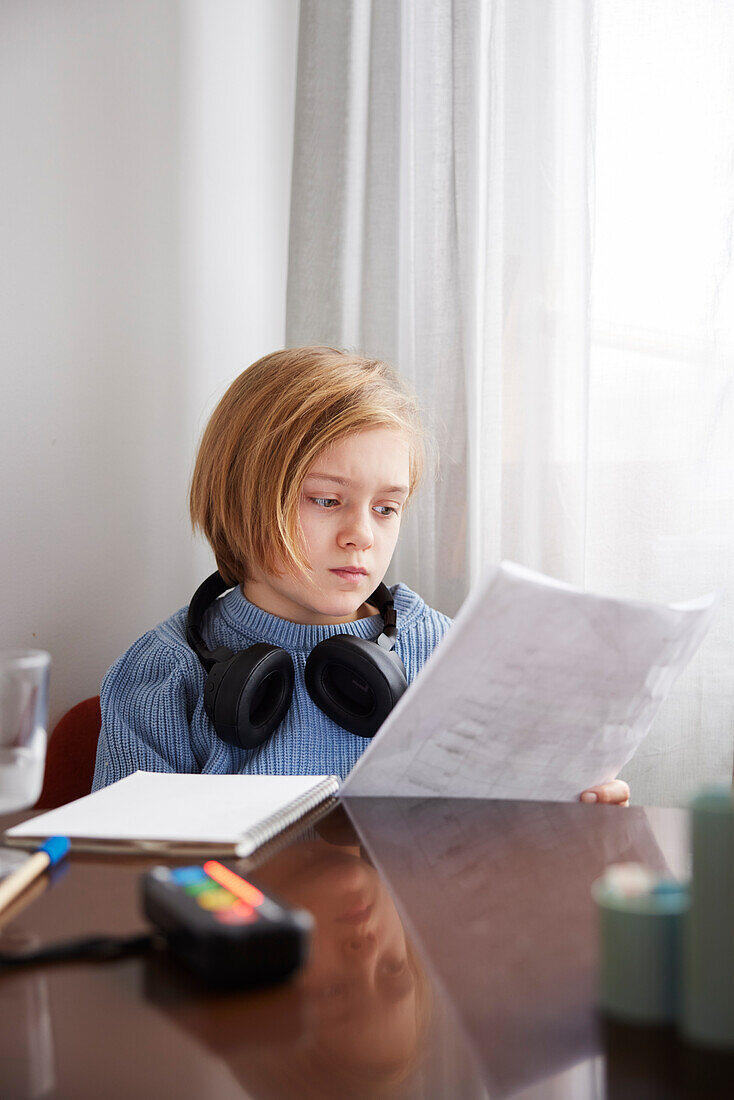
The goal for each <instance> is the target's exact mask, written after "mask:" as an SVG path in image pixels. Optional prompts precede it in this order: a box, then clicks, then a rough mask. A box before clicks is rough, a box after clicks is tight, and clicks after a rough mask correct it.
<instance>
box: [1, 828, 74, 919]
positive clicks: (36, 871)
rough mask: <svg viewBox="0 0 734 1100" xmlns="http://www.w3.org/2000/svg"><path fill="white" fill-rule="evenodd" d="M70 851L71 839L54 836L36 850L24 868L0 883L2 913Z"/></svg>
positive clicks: (20, 868)
mask: <svg viewBox="0 0 734 1100" xmlns="http://www.w3.org/2000/svg"><path fill="white" fill-rule="evenodd" d="M68 851H69V838H68V837H66V836H52V837H49V839H48V840H47V841H46V843H45V844H42V845H41V847H40V848H38V849H36V851H35V852H34V853H33V855H32V856H30V858H29V859H27V860H26V861H25V863H24V864H23V865H22V867H19V868H18V870H17V871H13V873H12V875H8V877H7V878H6V879H3V881H2V882H0V913H2V911H3V909H5V908H6V907H7V906H8V905H10V904H11V902H13V901H15V899H16V898H17V897H18V895H19V894H22V893H23V891H24V890H25V889H26V887H27V886H30V884H31V883H32V882H33V880H34V879H36V878H38V876H39V875H42V874H43V872H44V871H47V870H48V868H49V867H53V865H54V864H55V863H58V862H59V860H60V859H63V858H64V856H65V855H66V853H67V852H68Z"/></svg>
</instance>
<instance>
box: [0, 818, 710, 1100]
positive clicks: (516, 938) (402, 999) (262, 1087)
mask: <svg viewBox="0 0 734 1100" xmlns="http://www.w3.org/2000/svg"><path fill="white" fill-rule="evenodd" d="M347 811H348V813H345V811H344V809H342V808H341V807H338V808H337V809H336V810H334V811H333V812H332V813H331V814H329V816H328V817H326V818H324V819H323V820H322V821H320V822H318V823H317V824H316V825H315V826H314V827H311V828H309V829H308V830H307V831H306V832H304V833H303V834H302V835H301V836H299V837H297V838H296V839H294V840H292V841H291V843H289V844H288V846H287V847H284V848H283V849H282V850H280V851H274V852H273V851H271V853H270V854H268V855H267V858H266V859H265V861H264V862H262V863H261V864H260V865H259V866H257V867H254V868H253V866H252V864H251V863H246V862H244V861H243V862H241V863H240V864H235V866H237V867H238V869H239V870H240V871H241V872H242V873H244V874H246V875H247V876H248V877H251V878H253V879H254V880H255V881H257V882H258V883H260V884H261V885H263V886H264V887H265V888H266V889H267V890H270V891H272V892H273V893H275V894H277V895H279V896H280V897H281V898H283V899H284V900H285V901H288V902H291V903H292V904H295V905H298V906H302V907H304V908H307V909H309V910H310V911H311V912H312V913H313V914H314V917H315V919H316V923H315V931H314V936H313V943H312V952H311V958H310V960H309V964H308V966H307V967H306V968H305V969H304V970H303V971H302V973H301V974H300V975H299V976H298V978H297V979H296V980H295V981H293V982H291V983H290V984H288V985H286V986H283V987H280V988H275V989H271V990H265V991H259V992H255V993H237V994H232V993H228V994H214V993H211V992H209V991H207V990H204V989H202V987H201V986H200V985H199V984H198V983H197V981H196V980H195V979H194V978H192V977H190V976H189V975H188V974H187V973H186V972H185V971H183V970H182V969H181V968H180V967H178V966H177V965H176V964H175V963H174V962H173V961H172V960H171V959H170V958H169V957H168V956H167V955H166V954H163V953H152V954H151V955H149V956H147V957H145V958H144V959H143V958H141V959H128V960H125V961H123V962H120V963H115V964H108V965H106V966H100V965H93V964H82V963H79V964H73V965H66V966H63V967H61V966H59V967H56V968H45V969H43V970H40V969H39V970H36V971H29V972H27V973H23V974H21V973H16V974H13V975H11V976H2V977H0V1023H1V1024H2V1030H3V1040H2V1045H1V1047H0V1059H1V1061H2V1065H0V1080H2V1081H3V1087H2V1095H3V1096H4V1097H5V1096H8V1097H11V1096H18V1097H21V1096H22V1097H31V1096H33V1097H36V1096H39V1097H40V1096H49V1097H66V1096H69V1097H74V1098H75V1100H76V1098H83V1097H85V1096H90V1097H92V1096H104V1097H105V1098H106V1100H107V1098H110V1100H112V1098H114V1097H117V1096H120V1097H123V1096H124V1097H129V1096H131V1095H140V1096H146V1095H153V1094H154V1093H155V1092H158V1093H161V1094H162V1095H176V1096H177V1097H181V1098H185V1097H194V1096H204V1095H205V1096H206V1097H207V1100H229V1098H230V1097H252V1098H257V1100H260V1098H262V1100H270V1098H278V1100H281V1098H283V1100H287V1098H289V1097H299V1098H304V1100H308V1098H310V1097H323V1098H327V1100H328V1098H331V1097H334V1098H336V1097H339V1098H342V1097H343V1098H349V1097H353V1098H361V1097H365V1098H367V1097H375V1098H383V1097H384V1098H390V1097H400V1098H405V1100H413V1098H415V1100H418V1098H425V1100H429V1098H433V1097H436V1098H438V1097H441V1098H444V1097H448V1098H452V1100H454V1098H456V1100H462V1098H466V1100H475V1098H476V1100H479V1098H482V1097H493V1098H494V1097H510V1096H512V1097H518V1098H522V1100H541V1098H545V1097H553V1098H558V1100H560V1098H562V1097H574V1100H576V1098H584V1100H585V1098H587V1097H588V1098H590V1100H591V1098H594V1097H600V1098H601V1097H604V1096H609V1097H622V1096H625V1097H627V1096H632V1095H634V1096H641V1097H642V1096H645V1097H646V1096H650V1097H653V1096H654V1097H657V1096H666V1097H667V1096H681V1097H682V1096H694V1095H701V1092H700V1089H697V1082H700V1080H701V1078H700V1074H701V1072H704V1073H705V1074H706V1075H707V1076H706V1080H707V1086H706V1092H705V1095H707V1096H716V1095H722V1096H723V1095H728V1092H727V1091H726V1086H724V1085H722V1082H724V1081H728V1082H730V1081H731V1078H730V1077H728V1073H729V1071H730V1069H731V1064H730V1062H729V1061H728V1060H726V1059H724V1060H723V1061H722V1060H718V1061H717V1060H715V1059H713V1058H711V1057H710V1056H708V1055H706V1056H703V1055H701V1054H700V1053H698V1054H697V1053H696V1052H687V1051H686V1050H685V1049H684V1048H683V1047H682V1045H681V1044H678V1043H676V1041H675V1039H674V1037H673V1036H672V1035H671V1034H670V1033H662V1034H657V1033H656V1034H655V1035H653V1034H652V1033H649V1032H648V1033H646V1034H647V1036H648V1037H649V1038H650V1039H651V1040H652V1039H655V1042H649V1043H646V1042H644V1041H642V1037H643V1033H642V1032H640V1031H633V1029H628V1030H627V1031H626V1030H625V1029H624V1028H616V1029H615V1028H614V1027H611V1026H609V1025H605V1024H603V1023H602V1022H601V1021H600V1020H599V1019H598V1017H597V1013H596V1011H595V988H594V987H595V968H596V925H595V912H594V908H593V904H592V902H591V898H590V894H589V888H590V885H591V883H592V881H593V880H594V879H595V878H596V877H597V876H598V875H599V874H600V873H601V870H602V869H603V867H604V866H605V865H607V864H608V863H610V862H615V861H617V860H621V859H639V860H642V861H643V862H645V863H647V864H648V865H650V866H652V867H654V868H656V869H658V870H664V869H665V868H666V866H668V865H672V866H673V867H674V869H677V867H678V866H679V865H680V864H681V863H683V862H684V860H683V858H682V857H683V855H684V849H685V840H684V815H683V814H682V813H681V812H679V811H655V812H653V813H650V812H646V811H643V810H640V809H637V808H631V809H621V808H619V807H600V806H595V807H588V806H581V805H551V804H545V803H502V802H480V801H476V800H470V801H453V800H420V799H410V800H397V799H389V800H381V799H355V800H351V801H350V802H349V803H348V805H347ZM153 862H154V861H151V860H131V859H123V860H120V859H117V860H114V861H112V860H109V859H108V860H106V861H103V860H100V859H91V858H89V857H87V858H85V859H80V858H76V859H72V860H71V861H70V864H69V872H68V874H67V875H66V876H64V877H63V878H62V879H61V880H60V881H59V882H58V883H53V884H51V885H50V886H49V888H48V889H47V890H46V891H45V893H42V894H41V895H40V896H39V897H38V899H37V900H35V901H32V902H31V903H30V904H29V905H28V906H27V907H26V908H25V909H23V910H22V911H20V912H17V913H16V914H15V915H13V918H12V920H11V921H10V923H8V924H6V926H5V928H4V929H3V930H2V933H0V947H3V948H5V949H8V950H10V949H11V942H12V939H13V937H15V938H16V939H17V938H18V937H21V939H22V938H23V937H26V938H28V937H30V938H31V940H32V942H34V943H36V942H37V943H43V942H48V941H50V940H54V939H58V938H63V937H65V936H71V935H81V934H85V933H90V932H93V931H94V932H100V931H105V932H111V933H113V934H119V933H124V934H131V933H134V932H136V931H138V930H140V929H141V928H142V927H143V926H144V921H143V918H142V916H141V912H140V908H139V902H138V880H139V876H140V873H141V871H142V870H144V869H146V868H147V867H149V866H151V865H152V863H153ZM111 1021H114V1026H110V1024H111ZM671 1052H672V1053H671ZM605 1053H606V1054H607V1055H608V1057H607V1058H606V1059H605V1057H604V1055H605ZM34 1059H35V1062H37V1064H35V1063H34ZM675 1059H677V1060H678V1064H679V1072H678V1073H677V1074H676V1075H675V1080H674V1081H672V1080H671V1074H670V1072H669V1067H670V1064H671V1060H675ZM696 1059H697V1061H696ZM720 1086H721V1087H722V1089H723V1090H724V1091H721V1092H719V1091H717V1090H718V1089H719V1087H720ZM661 1087H662V1088H663V1089H664V1091H660V1089H661ZM8 1089H9V1090H10V1091H8Z"/></svg>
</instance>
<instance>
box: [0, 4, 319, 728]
mask: <svg viewBox="0 0 734 1100" xmlns="http://www.w3.org/2000/svg"><path fill="white" fill-rule="evenodd" d="M297 33H298V3H297V0H269V2H268V3H263V2H259V0H185V2H181V3H178V2H177V0H146V2H145V3H131V2H130V0H105V2H104V3H102V2H99V0H86V2H85V0H65V2H64V3H59V2H58V0H34V2H33V3H29V2H28V0H3V3H2V5H0V253H1V254H2V257H3V262H2V265H0V364H1V369H2V380H3V386H2V399H1V401H0V516H1V517H2V520H1V522H2V539H1V540H0V578H2V582H1V583H2V609H3V610H2V617H1V618H0V624H1V625H0V646H4V647H7V646H38V647H41V648H45V649H48V650H49V651H50V652H51V655H52V659H53V672H52V693H51V719H52V721H53V720H55V718H57V717H58V716H59V715H60V714H61V713H63V711H64V710H66V709H67V708H68V707H69V706H71V705H72V704H73V703H75V702H77V701H78V700H79V699H82V698H84V697H85V696H88V695H92V694H95V693H97V692H98V690H99V682H100V679H101V676H102V675H103V673H104V671H105V669H106V668H107V667H108V666H109V664H110V663H111V662H112V661H113V660H114V659H115V657H116V656H117V655H118V654H119V653H121V652H122V651H123V650H124V649H125V648H126V647H127V646H128V645H129V644H130V643H131V642H132V641H133V640H134V638H135V637H137V636H138V635H139V634H140V633H142V632H143V631H144V630H145V629H147V628H148V627H149V626H152V625H153V624H154V623H156V622H157V621H159V620H160V619H162V618H164V617H166V616H167V615H168V614H170V613H171V612H172V611H173V610H175V609H176V608H178V607H180V606H182V605H183V604H185V603H187V602H188V599H189V597H190V595H191V593H192V591H193V588H194V587H195V586H196V584H197V583H198V581H199V579H201V578H203V576H204V575H205V572H206V571H207V570H208V569H209V568H210V566H211V558H210V556H209V553H208V550H207V549H206V548H204V547H202V546H200V545H197V544H195V543H194V541H193V538H192V536H191V534H190V531H189V526H188V520H187V511H186V493H187V482H188V478H189V475H190V471H191V466H192V461H193V456H194V452H195V446H196V440H197V439H198V436H199V433H200V431H201V428H202V426H203V423H204V420H205V414H206V413H207V412H208V411H209V410H210V409H211V407H212V405H213V403H214V401H215V399H216V398H217V397H218V396H219V395H220V394H221V392H222V391H223V389H224V387H225V385H226V383H227V382H228V381H229V380H230V379H231V378H233V377H234V376H235V375H236V374H237V373H239V371H240V370H242V369H243V367H245V366H246V365H247V364H248V363H249V362H251V361H252V360H253V359H255V358H257V357H258V356H259V355H261V354H263V353H264V352H266V351H269V350H272V349H273V348H275V347H279V346H282V343H283V340H284V333H285V284H286V268H287V242H288V217H289V202H290V170H291V147H292V138H293V113H294V112H293V107H294V96H295V70H296V46H297Z"/></svg>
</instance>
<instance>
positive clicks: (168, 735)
mask: <svg viewBox="0 0 734 1100" xmlns="http://www.w3.org/2000/svg"><path fill="white" fill-rule="evenodd" d="M186 673H187V666H186V663H185V662H184V661H183V659H182V657H181V656H180V655H179V654H178V653H177V652H176V650H175V648H174V647H173V646H169V645H165V644H164V643H162V642H161V640H160V639H159V638H158V637H157V635H156V633H155V631H150V632H149V633H148V634H144V635H143V637H142V638H140V639H138V641H137V642H135V644H134V645H133V646H131V648H130V649H129V650H128V651H127V653H125V654H123V656H122V657H120V659H119V660H118V661H116V662H115V664H114V665H113V666H112V668H111V669H110V670H109V672H108V673H107V675H106V676H105V678H104V680H103V682H102V690H101V692H100V698H101V705H102V729H101V731H100V735H99V741H98V743H97V760H96V765H95V769H94V781H93V784H92V790H93V791H96V790H99V789H100V788H101V787H106V786H107V785H108V784H110V783H115V782H116V781H117V780H118V779H123V778H124V777H125V776H127V775H131V774H132V772H134V771H138V770H139V771H148V772H198V771H199V767H198V765H197V763H196V759H195V757H194V754H193V752H192V748H191V732H190V721H191V713H192V709H193V708H192V706H191V695H192V692H191V690H190V688H191V685H189V684H188V683H187V675H186Z"/></svg>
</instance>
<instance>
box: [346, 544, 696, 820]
mask: <svg viewBox="0 0 734 1100" xmlns="http://www.w3.org/2000/svg"><path fill="white" fill-rule="evenodd" d="M714 605H715V596H714V595H713V594H712V595H709V596H704V597H703V598H701V599H699V600H694V601H691V602H690V603H687V604H677V605H671V606H662V605H655V604H645V603H639V602H632V601H627V600H618V599H610V598H607V597H601V596H595V595H593V594H591V593H588V592H583V591H582V590H580V589H577V588H573V587H572V586H570V585H565V584H562V583H560V582H559V581H555V580H552V579H551V578H550V577H544V576H543V575H542V574H540V573H534V572H532V571H530V570H528V569H524V568H523V567H521V566H519V565H514V564H513V563H511V562H502V563H501V564H500V565H499V566H498V567H496V568H495V569H493V570H492V571H491V572H490V573H489V574H488V576H487V577H486V578H485V579H484V581H483V582H482V583H481V584H480V585H478V586H477V588H476V589H475V591H474V592H473V593H472V594H471V595H470V596H469V598H468V599H467V601H466V602H465V604H464V606H463V607H462V609H461V611H460V612H459V615H458V616H457V618H456V621H455V623H454V625H453V626H452V628H451V630H450V631H449V633H448V635H447V636H446V637H445V639H444V640H443V641H442V642H441V644H440V645H439V646H438V648H437V649H436V651H435V652H434V654H433V656H432V657H431V659H430V660H429V661H428V663H427V664H426V665H425V667H424V668H423V670H422V671H421V673H420V674H419V675H418V677H417V678H416V680H415V681H414V683H413V684H412V685H411V687H410V688H409V689H408V691H407V692H406V694H405V695H404V696H403V698H402V699H401V700H400V702H399V703H398V705H397V706H396V707H395V709H394V710H393V711H392V713H391V714H390V715H389V717H388V718H387V720H386V721H385V723H384V724H383V726H382V728H381V729H380V731H379V733H378V734H377V736H376V737H375V738H374V740H373V741H372V743H371V745H370V746H369V748H368V749H367V750H366V752H365V753H364V754H363V756H362V757H361V758H360V760H359V761H358V762H357V764H356V765H355V767H354V768H353V769H352V771H351V772H350V773H349V775H348V776H347V778H346V780H345V782H344V784H343V786H342V793H343V794H347V795H379V796H382V795H401V796H412V795H415V796H418V795H424V796H426V795H427V796H431V795H434V796H437V797H454V798H517V799H551V800H556V801H565V800H573V799H576V798H578V796H579V794H580V792H581V791H582V790H584V789H585V788H587V787H591V786H594V785H596V784H597V783H602V782H604V781H605V780H607V779H611V778H613V777H614V776H615V775H616V774H617V773H618V772H619V770H620V769H621V768H622V767H623V766H624V764H626V763H627V761H628V760H629V759H630V758H631V757H632V755H633V754H634V752H635V750H636V749H637V747H638V746H639V744H640V742H641V741H642V739H643V737H644V736H645V734H646V733H647V731H648V729H649V727H650V724H651V722H652V719H653V717H654V715H655V713H656V711H657V709H658V707H659V706H660V704H661V702H662V701H663V699H664V698H665V696H666V695H667V693H668V691H669V690H670V687H671V685H672V684H673V682H674V680H675V679H676V677H677V676H678V675H679V673H680V672H681V671H682V670H683V669H684V668H685V666H686V664H687V663H688V661H689V660H690V658H691V657H692V655H693V654H694V653H695V651H696V649H697V648H698V645H699V643H700V641H701V639H702V638H703V636H704V634H705V633H706V630H707V629H708V626H709V623H710V621H711V618H712V616H713V613H714Z"/></svg>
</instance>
